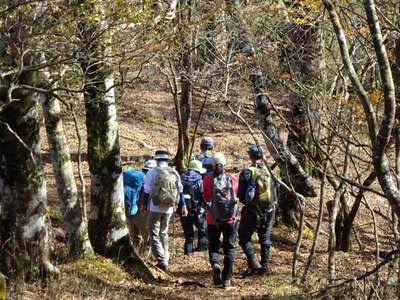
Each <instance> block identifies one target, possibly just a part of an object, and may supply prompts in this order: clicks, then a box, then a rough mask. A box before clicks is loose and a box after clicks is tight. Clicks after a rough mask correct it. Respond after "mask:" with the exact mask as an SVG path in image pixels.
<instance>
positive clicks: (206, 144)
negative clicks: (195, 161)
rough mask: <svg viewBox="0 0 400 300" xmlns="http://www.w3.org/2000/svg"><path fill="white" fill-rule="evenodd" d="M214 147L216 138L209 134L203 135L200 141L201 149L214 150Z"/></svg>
mask: <svg viewBox="0 0 400 300" xmlns="http://www.w3.org/2000/svg"><path fill="white" fill-rule="evenodd" d="M213 148H214V140H213V139H212V138H211V137H209V136H203V137H202V139H201V141H200V149H201V151H207V150H212V149H213Z"/></svg>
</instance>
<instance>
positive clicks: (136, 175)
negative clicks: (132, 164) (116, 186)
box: [122, 168, 144, 217]
mask: <svg viewBox="0 0 400 300" xmlns="http://www.w3.org/2000/svg"><path fill="white" fill-rule="evenodd" d="M122 178H123V182H124V203H125V215H126V216H127V217H130V216H134V215H136V214H137V213H138V200H139V194H140V191H141V189H142V186H143V181H144V173H143V172H140V171H138V170H135V169H132V168H129V169H126V170H125V171H124V172H123V173H122Z"/></svg>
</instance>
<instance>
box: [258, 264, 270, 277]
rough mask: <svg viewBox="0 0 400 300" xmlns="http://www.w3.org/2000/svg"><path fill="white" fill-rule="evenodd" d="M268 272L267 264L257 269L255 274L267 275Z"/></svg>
mask: <svg viewBox="0 0 400 300" xmlns="http://www.w3.org/2000/svg"><path fill="white" fill-rule="evenodd" d="M267 274H270V271H269V268H268V265H263V266H262V267H261V268H260V269H259V270H257V275H267Z"/></svg>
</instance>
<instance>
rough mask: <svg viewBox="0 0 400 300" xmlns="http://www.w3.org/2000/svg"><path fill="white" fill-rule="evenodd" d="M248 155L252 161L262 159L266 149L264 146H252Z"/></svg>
mask: <svg viewBox="0 0 400 300" xmlns="http://www.w3.org/2000/svg"><path fill="white" fill-rule="evenodd" d="M247 153H248V154H249V156H250V158H252V159H261V158H262V156H263V153H264V148H263V147H262V146H257V145H251V146H250V147H249V150H248V151H247Z"/></svg>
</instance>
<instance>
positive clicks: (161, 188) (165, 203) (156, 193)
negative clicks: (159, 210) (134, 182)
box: [151, 167, 178, 207]
mask: <svg viewBox="0 0 400 300" xmlns="http://www.w3.org/2000/svg"><path fill="white" fill-rule="evenodd" d="M155 170H156V171H157V174H156V177H155V183H154V187H153V190H152V193H151V199H152V200H153V203H154V205H157V206H162V207H171V206H175V204H176V202H177V199H178V177H177V175H176V173H175V171H174V170H173V169H172V168H170V167H167V168H155Z"/></svg>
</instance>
